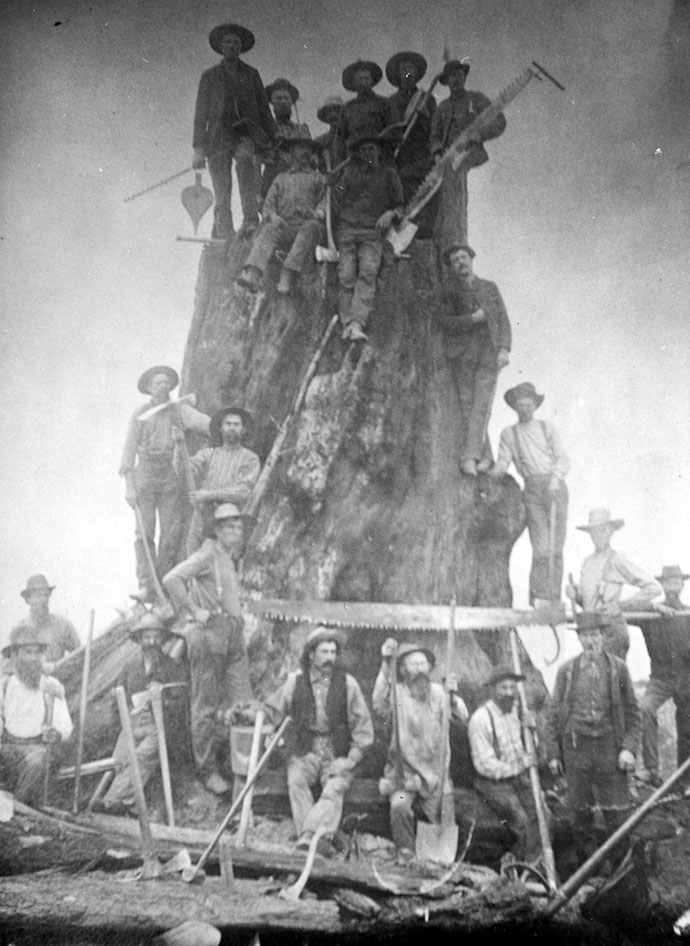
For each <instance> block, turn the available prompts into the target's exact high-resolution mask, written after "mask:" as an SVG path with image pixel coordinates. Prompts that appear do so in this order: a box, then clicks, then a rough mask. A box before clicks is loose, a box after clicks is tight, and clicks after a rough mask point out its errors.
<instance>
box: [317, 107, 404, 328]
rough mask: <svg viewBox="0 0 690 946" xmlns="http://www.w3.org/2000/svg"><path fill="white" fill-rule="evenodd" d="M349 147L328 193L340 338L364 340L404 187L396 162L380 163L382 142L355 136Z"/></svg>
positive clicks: (398, 217) (398, 216) (398, 215)
mask: <svg viewBox="0 0 690 946" xmlns="http://www.w3.org/2000/svg"><path fill="white" fill-rule="evenodd" d="M345 107H346V108H347V106H345ZM351 150H352V162H351V164H350V165H349V166H348V167H347V168H345V171H344V173H343V175H342V176H341V177H340V178H339V180H338V182H337V183H336V185H335V186H334V188H333V194H332V200H333V210H334V213H335V214H337V216H338V218H339V224H338V237H337V243H338V249H339V251H340V262H339V265H338V279H339V281H340V293H339V308H340V320H341V322H342V323H343V326H344V328H343V338H344V339H350V340H352V341H366V340H367V336H366V333H365V332H364V329H365V327H366V324H367V322H368V320H369V316H370V315H371V311H372V309H373V306H374V296H375V295H376V278H377V276H378V273H379V269H380V268H381V261H382V258H383V243H384V237H385V234H386V231H387V230H388V228H389V227H390V226H391V225H392V224H393V223H394V221H396V220H399V219H400V217H401V216H402V211H403V191H402V184H401V183H400V178H399V176H398V172H397V171H396V170H395V168H394V167H392V166H391V165H390V164H382V163H381V145H380V144H379V142H378V141H377V140H376V139H375V138H372V137H367V138H362V139H360V140H358V141H355V142H353V144H352V149H351Z"/></svg>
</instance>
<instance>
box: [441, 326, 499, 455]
mask: <svg viewBox="0 0 690 946" xmlns="http://www.w3.org/2000/svg"><path fill="white" fill-rule="evenodd" d="M463 341H464V347H463V349H462V351H460V352H458V353H457V354H454V355H452V356H451V357H450V358H449V360H448V364H449V366H450V372H451V375H452V377H453V382H454V383H455V390H456V391H457V394H458V400H459V401H460V407H461V410H462V416H463V418H464V421H465V437H464V440H463V444H462V452H461V454H460V461H461V462H462V461H465V460H480V459H481V458H482V457H483V456H487V455H488V456H490V448H489V446H488V442H487V438H486V428H487V426H488V422H489V415H490V413H491V405H492V404H493V399H494V392H495V390H496V379H497V377H498V367H497V365H496V349H495V348H494V346H493V343H492V342H491V338H490V336H489V334H488V332H486V331H481V332H477V331H473V330H470V331H469V332H468V333H467V338H466V340H465V339H463Z"/></svg>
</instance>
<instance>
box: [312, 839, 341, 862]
mask: <svg viewBox="0 0 690 946" xmlns="http://www.w3.org/2000/svg"><path fill="white" fill-rule="evenodd" d="M316 853H317V854H320V855H321V857H325V858H327V859H328V860H330V859H331V858H333V857H336V856H337V854H338V852H337V850H336V849H335V848H334V847H333V843H332V842H331V839H330V838H327V837H322V838H319V840H318V841H317V842H316Z"/></svg>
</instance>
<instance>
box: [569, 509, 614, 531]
mask: <svg viewBox="0 0 690 946" xmlns="http://www.w3.org/2000/svg"><path fill="white" fill-rule="evenodd" d="M624 525H625V520H624V519H612V518H611V513H610V511H609V510H608V509H592V510H590V513H589V522H588V523H587V525H586V526H575V528H576V529H579V530H580V531H581V532H591V531H592V529H596V527H597V526H611V528H612V529H613V530H614V532H615V531H616V530H617V529H622V528H623V526H624Z"/></svg>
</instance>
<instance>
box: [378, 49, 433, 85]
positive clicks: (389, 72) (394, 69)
mask: <svg viewBox="0 0 690 946" xmlns="http://www.w3.org/2000/svg"><path fill="white" fill-rule="evenodd" d="M405 60H407V61H408V62H411V63H412V64H413V65H414V67H415V72H416V74H417V82H419V81H420V80H421V79H423V78H424V76H425V75H426V70H427V61H426V59H425V58H424V56H422V54H421V53H413V52H409V51H403V52H400V53H394V54H393V55H392V56H391V58H390V59H389V60H388V62H387V63H386V78H387V79H388V81H389V82H390V84H391V85H394V86H396V88H399V86H400V76H399V74H398V73H399V71H400V63H401V62H404V61H405Z"/></svg>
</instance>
